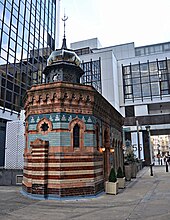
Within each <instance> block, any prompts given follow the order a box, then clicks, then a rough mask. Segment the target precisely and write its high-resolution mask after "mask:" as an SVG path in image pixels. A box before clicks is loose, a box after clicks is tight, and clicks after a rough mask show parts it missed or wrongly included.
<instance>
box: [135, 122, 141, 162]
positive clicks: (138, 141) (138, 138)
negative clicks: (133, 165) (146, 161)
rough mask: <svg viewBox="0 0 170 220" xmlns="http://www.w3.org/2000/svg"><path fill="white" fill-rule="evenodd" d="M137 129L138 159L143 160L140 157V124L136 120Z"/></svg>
mask: <svg viewBox="0 0 170 220" xmlns="http://www.w3.org/2000/svg"><path fill="white" fill-rule="evenodd" d="M136 128H137V143H138V158H139V160H140V159H141V157H140V136H139V122H138V120H136Z"/></svg>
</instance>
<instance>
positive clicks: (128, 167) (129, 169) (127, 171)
mask: <svg viewBox="0 0 170 220" xmlns="http://www.w3.org/2000/svg"><path fill="white" fill-rule="evenodd" d="M131 177H132V166H131V164H129V165H125V179H126V180H127V181H130V180H131Z"/></svg>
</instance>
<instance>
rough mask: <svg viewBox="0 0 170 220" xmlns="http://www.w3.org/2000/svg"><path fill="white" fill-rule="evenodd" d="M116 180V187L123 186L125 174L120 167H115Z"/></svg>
mask: <svg viewBox="0 0 170 220" xmlns="http://www.w3.org/2000/svg"><path fill="white" fill-rule="evenodd" d="M117 180H118V188H119V189H123V188H125V176H124V174H123V171H122V168H121V167H119V168H118V169H117Z"/></svg>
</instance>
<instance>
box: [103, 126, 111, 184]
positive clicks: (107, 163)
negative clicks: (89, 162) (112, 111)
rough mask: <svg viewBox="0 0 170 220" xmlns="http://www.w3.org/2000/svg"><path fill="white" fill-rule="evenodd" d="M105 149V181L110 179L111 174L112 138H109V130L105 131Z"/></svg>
mask: <svg viewBox="0 0 170 220" xmlns="http://www.w3.org/2000/svg"><path fill="white" fill-rule="evenodd" d="M103 144H104V148H105V151H104V153H103V157H104V158H103V159H104V167H103V168H104V170H103V172H104V179H105V181H106V180H108V177H109V172H110V161H109V157H110V136H109V131H108V129H105V130H104V143H103Z"/></svg>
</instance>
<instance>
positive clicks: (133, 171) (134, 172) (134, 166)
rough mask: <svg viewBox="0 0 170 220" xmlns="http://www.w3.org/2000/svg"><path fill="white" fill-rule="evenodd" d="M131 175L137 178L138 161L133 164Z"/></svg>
mask: <svg viewBox="0 0 170 220" xmlns="http://www.w3.org/2000/svg"><path fill="white" fill-rule="evenodd" d="M131 168H132V169H131V177H132V178H136V175H137V164H136V163H132V164H131Z"/></svg>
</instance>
